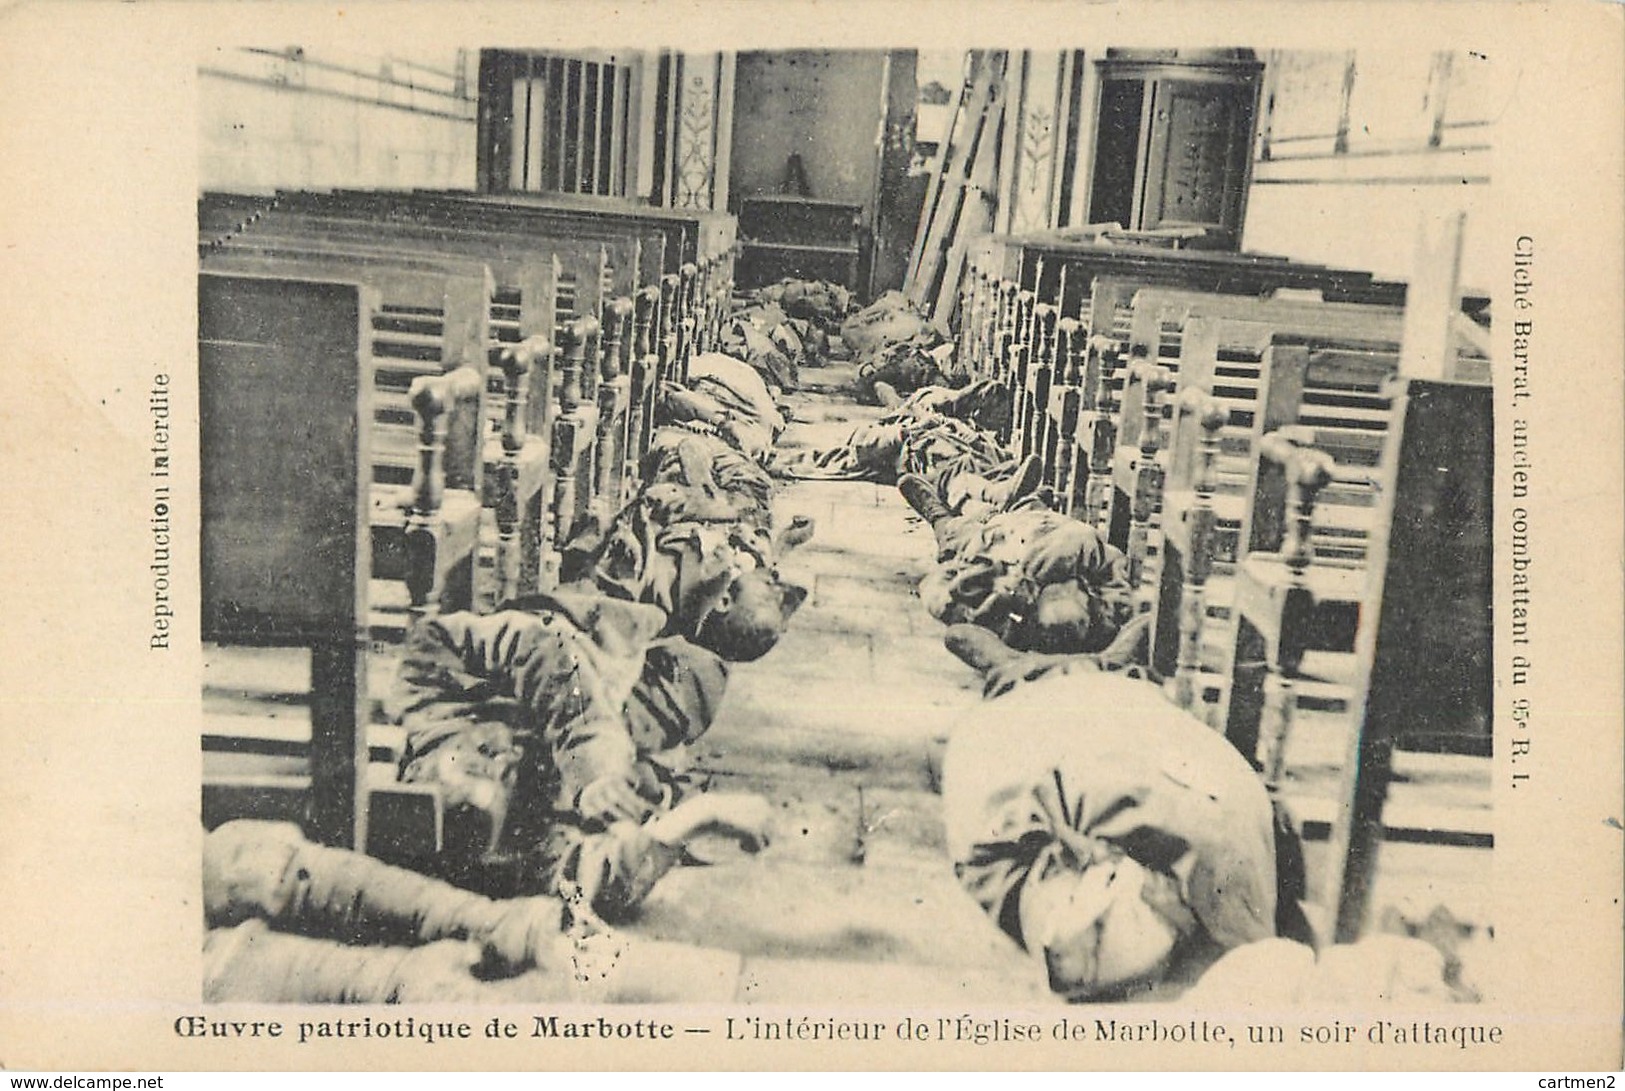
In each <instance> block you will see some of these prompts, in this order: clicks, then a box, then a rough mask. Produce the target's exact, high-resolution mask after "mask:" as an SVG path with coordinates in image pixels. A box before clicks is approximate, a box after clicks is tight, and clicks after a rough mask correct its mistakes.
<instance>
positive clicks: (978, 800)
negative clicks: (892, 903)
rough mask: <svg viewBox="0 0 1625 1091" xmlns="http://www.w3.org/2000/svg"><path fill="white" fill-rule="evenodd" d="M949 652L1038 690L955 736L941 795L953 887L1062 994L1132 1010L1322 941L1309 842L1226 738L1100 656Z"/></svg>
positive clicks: (985, 640)
mask: <svg viewBox="0 0 1625 1091" xmlns="http://www.w3.org/2000/svg"><path fill="white" fill-rule="evenodd" d="M948 644H949V646H950V648H952V649H953V650H954V651H955V652H956V654H958V655H959V656H960V657H961V658H962V659H964V660H965V661H966V662H968V663H970V664H971V665H973V666H976V667H978V668H980V669H982V670H983V671H984V672H985V673H987V674H988V675H989V676H990V681H991V680H992V677H991V676H992V675H994V674H1003V675H1005V676H1007V677H1013V676H1021V675H1022V674H1024V673H1033V674H1036V675H1037V677H1036V680H1033V681H1024V682H1022V683H1020V684H1017V685H1015V686H1014V687H1013V688H1011V689H1010V690H1009V692H1008V693H1007V694H1006V695H1004V696H1001V697H997V698H996V699H994V700H992V701H989V702H986V703H984V704H983V705H981V706H978V707H977V708H976V709H974V710H972V711H971V712H970V713H969V714H968V715H967V716H966V717H965V718H964V719H963V720H962V721H961V722H960V723H959V724H958V725H957V726H956V727H955V728H954V729H953V731H952V733H951V735H950V737H949V740H948V747H947V753H946V756H945V757H944V760H943V777H942V784H943V787H942V795H943V814H944V819H945V822H946V825H947V839H948V851H949V853H950V854H951V858H952V860H953V862H954V872H955V874H956V875H957V876H958V878H959V881H960V882H961V884H963V886H964V887H965V889H966V890H967V891H968V892H969V893H970V894H971V896H972V897H973V898H975V899H976V901H977V903H978V904H980V905H981V906H982V908H983V909H984V910H985V911H986V912H987V914H988V915H989V916H990V917H991V918H992V919H993V921H994V922H995V923H996V924H997V925H998V927H999V928H1000V929H1002V930H1003V931H1004V932H1005V933H1006V934H1007V935H1008V936H1010V938H1011V939H1013V940H1014V941H1015V942H1016V943H1018V944H1019V945H1021V947H1022V948H1023V949H1025V950H1026V951H1028V952H1029V953H1031V954H1032V955H1033V957H1034V958H1035V959H1037V960H1038V962H1039V963H1040V964H1041V965H1042V966H1043V968H1044V973H1045V974H1046V975H1047V978H1048V982H1049V986H1050V988H1051V989H1053V990H1054V991H1055V992H1057V993H1059V994H1061V995H1063V996H1066V997H1068V998H1070V999H1075V1000H1084V999H1089V1000H1105V999H1121V998H1124V997H1129V996H1133V995H1136V994H1139V993H1143V992H1146V991H1148V990H1150V989H1152V988H1153V987H1154V986H1157V985H1158V984H1160V983H1163V982H1165V981H1174V982H1179V983H1184V984H1188V983H1189V982H1191V981H1193V980H1195V978H1196V977H1197V976H1198V975H1199V974H1200V972H1201V971H1202V970H1203V969H1205V968H1206V967H1207V966H1209V965H1211V964H1212V963H1213V962H1214V961H1215V960H1216V959H1217V958H1219V956H1220V955H1222V954H1223V953H1224V952H1225V951H1227V950H1230V949H1232V948H1236V947H1240V946H1242V945H1244V944H1248V943H1253V942H1256V941H1259V940H1264V939H1268V938H1271V937H1274V936H1276V935H1277V934H1291V935H1296V936H1302V935H1305V934H1306V928H1305V927H1304V924H1303V918H1302V914H1301V908H1300V906H1299V904H1298V903H1299V899H1300V898H1301V897H1302V895H1303V873H1302V857H1301V855H1300V854H1299V851H1298V845H1297V841H1296V838H1295V836H1294V835H1293V834H1292V833H1291V830H1290V827H1289V825H1288V824H1287V823H1286V822H1285V820H1284V817H1283V818H1278V817H1277V814H1276V812H1275V810H1274V808H1273V806H1272V804H1271V800H1270V797H1269V795H1268V793H1267V792H1266V791H1265V788H1264V785H1263V783H1262V781H1261V780H1260V779H1259V778H1258V776H1257V774H1256V773H1255V772H1254V771H1253V769H1252V767H1251V766H1250V765H1248V763H1247V762H1246V761H1245V760H1244V759H1243V758H1242V757H1241V755H1240V754H1239V753H1238V752H1237V751H1236V750H1235V748H1234V747H1233V746H1231V745H1230V743H1229V742H1228V741H1227V740H1226V739H1225V738H1224V736H1223V735H1220V734H1218V733H1216V732H1214V731H1212V730H1211V729H1209V728H1208V727H1206V726H1205V725H1204V724H1202V723H1201V722H1199V721H1198V720H1196V719H1195V718H1194V717H1192V716H1191V715H1189V714H1188V713H1186V712H1184V711H1182V710H1180V709H1179V708H1177V707H1175V706H1174V705H1172V704H1170V703H1169V702H1168V701H1167V700H1165V699H1164V698H1163V696H1162V695H1161V693H1160V692H1159V691H1158V690H1157V689H1156V688H1155V687H1154V686H1152V685H1149V684H1147V683H1146V682H1143V681H1139V680H1136V679H1134V678H1132V677H1130V676H1128V675H1126V674H1120V673H1107V672H1103V671H1101V670H1100V669H1099V668H1098V667H1097V666H1096V665H1095V664H1094V663H1093V662H1092V661H1091V660H1089V659H1088V658H1087V657H1082V656H1074V657H1069V658H1066V659H1062V658H1061V657H1033V656H1026V655H1022V654H1020V653H1016V652H1012V651H1011V650H1009V649H1008V648H1005V647H1003V646H1002V645H1000V644H999V643H998V642H997V641H996V640H995V639H994V638H993V637H992V636H991V635H990V634H988V633H986V632H983V631H981V630H979V629H976V628H974V627H971V626H959V627H956V628H954V629H952V630H950V639H949V641H948ZM1029 660H1039V661H1041V662H1042V664H1043V666H1044V667H1045V668H1046V669H1044V670H1040V671H1036V672H1026V671H1024V665H1025V664H1026V662H1027V661H1029Z"/></svg>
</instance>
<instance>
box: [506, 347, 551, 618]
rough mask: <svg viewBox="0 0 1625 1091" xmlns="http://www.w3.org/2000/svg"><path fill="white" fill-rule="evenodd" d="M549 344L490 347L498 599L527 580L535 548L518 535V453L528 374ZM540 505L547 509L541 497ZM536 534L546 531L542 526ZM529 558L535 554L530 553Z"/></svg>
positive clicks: (514, 591) (525, 431)
mask: <svg viewBox="0 0 1625 1091" xmlns="http://www.w3.org/2000/svg"><path fill="white" fill-rule="evenodd" d="M552 351H553V346H552V345H551V344H550V343H549V342H548V340H547V338H546V337H544V336H542V335H541V334H532V335H531V336H530V337H528V338H526V339H525V340H523V341H521V342H520V343H519V344H517V345H497V346H493V347H492V348H491V350H490V358H491V362H492V364H493V365H494V366H496V367H497V368H499V369H500V370H501V372H502V389H503V406H502V463H501V465H500V466H499V467H498V475H499V480H498V492H497V504H496V520H497V557H496V578H497V587H496V601H497V602H498V603H499V604H500V603H503V602H507V601H508V600H510V599H512V598H514V597H515V596H517V595H518V594H519V593H520V591H521V588H522V587H523V585H524V584H525V583H527V582H530V581H527V580H525V579H524V578H523V577H522V575H521V574H522V573H524V572H525V569H526V567H527V566H526V564H525V560H526V559H527V558H526V555H527V553H537V552H538V551H537V550H536V549H535V548H534V547H531V548H527V543H525V542H522V541H521V540H520V534H521V529H522V527H523V525H524V518H523V513H522V512H521V511H520V510H519V503H520V500H519V486H520V480H519V475H520V455H521V454H522V453H523V451H524V448H525V441H526V439H527V437H528V428H527V427H526V418H527V410H528V403H529V401H530V384H531V377H532V375H533V374H534V373H536V371H537V365H538V363H540V362H541V361H544V360H546V359H547V356H548V354H549V353H551V352H552ZM542 510H543V511H545V510H546V504H545V502H544V503H543V505H542ZM536 533H537V534H538V537H545V532H543V531H542V528H541V527H539V526H538V527H537V528H536ZM530 559H531V560H532V561H533V562H534V561H536V560H537V559H538V558H537V557H532V558H530Z"/></svg>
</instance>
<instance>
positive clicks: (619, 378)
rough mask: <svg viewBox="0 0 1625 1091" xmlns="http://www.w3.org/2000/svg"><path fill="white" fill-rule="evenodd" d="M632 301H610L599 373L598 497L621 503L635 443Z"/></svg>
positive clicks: (616, 504) (605, 310) (595, 487)
mask: <svg viewBox="0 0 1625 1091" xmlns="http://www.w3.org/2000/svg"><path fill="white" fill-rule="evenodd" d="M631 323H632V301H631V300H630V299H627V298H626V297H625V296H617V297H616V298H614V299H611V300H608V301H607V302H605V304H604V308H603V333H602V335H601V336H602V351H601V353H600V356H599V363H598V374H599V386H598V454H597V459H596V461H597V467H596V468H597V479H596V481H595V482H594V485H593V493H594V499H595V500H600V501H607V502H609V503H610V504H611V505H612V506H614V507H617V508H618V507H619V506H620V501H621V487H622V483H623V481H624V476H623V470H624V462H625V458H626V451H627V449H628V448H629V447H630V446H631V442H630V438H629V433H628V431H627V429H628V426H629V423H630V422H629V419H628V418H629V414H628V412H627V404H628V401H629V398H628V397H627V395H628V389H627V386H628V380H627V377H626V376H627V372H628V370H629V369H628V368H627V367H626V361H625V358H624V357H625V350H626V349H627V348H628V347H630V346H629V341H630V338H629V337H628V336H627V335H628V333H629V332H630V327H631Z"/></svg>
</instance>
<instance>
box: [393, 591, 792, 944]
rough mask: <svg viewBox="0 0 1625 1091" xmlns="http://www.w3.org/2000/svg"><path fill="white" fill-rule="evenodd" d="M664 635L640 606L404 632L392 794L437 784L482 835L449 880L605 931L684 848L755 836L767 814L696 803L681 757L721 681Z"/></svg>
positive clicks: (706, 718)
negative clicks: (402, 741)
mask: <svg viewBox="0 0 1625 1091" xmlns="http://www.w3.org/2000/svg"><path fill="white" fill-rule="evenodd" d="M665 621H666V617H665V614H664V613H663V612H662V611H661V610H659V609H657V608H655V607H653V606H649V605H645V604H640V603H633V602H623V601H619V600H616V599H610V598H605V597H603V596H597V595H587V594H581V593H572V592H570V591H560V592H558V593H556V594H555V595H553V596H551V597H543V596H538V598H537V600H536V601H534V602H533V603H531V604H530V608H529V609H525V610H518V609H507V610H503V611H501V612H499V613H496V614H490V615H477V614H471V613H451V614H445V615H442V616H439V617H435V618H430V619H426V620H425V621H423V622H420V623H419V624H418V625H417V626H416V627H415V628H414V629H413V631H412V632H411V633H410V634H409V636H408V640H407V646H406V648H405V653H404V657H403V660H402V664H401V668H400V672H399V675H398V678H397V683H396V686H395V688H394V690H393V691H392V693H391V695H390V701H389V712H390V713H391V715H392V716H393V717H394V718H395V719H397V720H398V721H399V722H400V723H402V724H403V725H404V726H405V727H406V729H407V748H406V752H405V754H404V755H403V757H402V759H401V779H402V780H403V781H407V782H413V783H432V784H436V785H438V786H439V787H440V788H441V789H442V790H443V791H444V793H445V796H446V800H447V803H448V805H451V806H460V807H465V808H471V809H473V810H475V811H478V812H482V813H483V815H484V816H485V818H486V820H487V823H488V829H489V836H488V838H487V839H486V841H485V843H484V844H482V845H478V846H473V847H471V849H470V850H469V851H467V852H466V853H463V854H450V853H448V856H455V857H457V858H453V859H448V860H447V861H445V862H444V864H445V867H446V869H447V870H446V874H447V875H448V877H450V878H452V879H453V880H454V881H456V882H458V883H459V884H461V885H466V886H469V887H472V888H475V889H480V890H485V891H488V892H493V893H500V894H504V895H513V894H520V893H524V894H537V893H544V894H564V895H573V896H574V900H575V901H576V902H577V903H578V904H579V905H581V906H583V907H590V909H591V911H592V912H593V913H595V914H597V915H599V916H601V917H603V918H604V919H606V920H614V919H619V918H624V917H626V916H627V915H628V914H629V913H630V912H631V911H632V910H633V909H634V908H635V907H636V906H637V905H638V903H639V902H641V901H642V899H643V897H644V895H646V894H647V893H648V891H649V889H650V888H651V887H652V886H653V885H654V883H655V882H656V881H657V880H658V879H659V878H660V877H661V876H662V875H664V874H665V873H666V871H668V870H669V869H670V868H671V867H672V866H673V865H674V864H675V863H676V862H677V860H678V858H679V856H680V855H681V848H682V841H683V840H684V839H686V838H687V837H688V836H691V835H693V834H694V833H696V832H710V831H713V830H714V831H715V832H720V833H723V834H725V835H729V836H736V837H738V838H739V839H740V840H741V841H742V842H743V843H744V844H745V845H746V847H754V846H755V845H756V844H757V843H759V842H760V841H761V840H762V839H763V838H764V837H765V823H766V820H767V815H768V808H767V803H766V801H765V800H762V799H761V798H759V797H756V796H749V795H703V794H696V789H695V785H694V784H693V783H692V782H691V778H690V776H689V774H688V746H689V744H690V743H692V742H693V741H694V740H695V739H696V738H698V737H699V736H700V735H701V734H702V733H703V732H704V731H705V730H706V729H707V728H709V727H710V725H711V721H712V719H713V718H714V717H715V716H716V713H717V710H718V707H719V705H720V703H721V700H722V695H723V691H724V689H725V687H726V685H727V678H728V667H727V664H726V663H724V662H723V660H722V658H721V657H720V656H718V655H717V654H716V653H715V652H712V651H708V650H707V649H705V648H702V647H699V646H698V645H696V644H692V643H690V642H689V641H687V640H684V639H683V638H681V637H661V636H660V635H659V633H660V631H661V629H662V628H663V627H664V625H665ZM661 816H664V817H661Z"/></svg>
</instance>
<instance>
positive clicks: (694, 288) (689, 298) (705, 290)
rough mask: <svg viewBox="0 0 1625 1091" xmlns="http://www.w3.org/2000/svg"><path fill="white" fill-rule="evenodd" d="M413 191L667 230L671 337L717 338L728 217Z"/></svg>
mask: <svg viewBox="0 0 1625 1091" xmlns="http://www.w3.org/2000/svg"><path fill="white" fill-rule="evenodd" d="M417 192H420V193H428V194H431V195H434V196H438V197H445V198H450V199H454V200H460V201H470V202H480V203H485V204H498V205H503V206H507V207H523V208H536V209H543V210H547V211H551V212H557V213H564V214H571V215H576V216H590V217H602V218H604V219H606V220H610V221H613V222H623V223H624V222H630V223H638V224H648V225H651V226H654V227H655V228H657V229H659V230H661V231H664V232H666V237H667V243H666V265H665V273H666V275H668V276H677V277H679V278H680V280H681V284H680V292H679V298H680V299H681V300H682V302H683V306H682V307H681V308H680V309H674V310H673V311H672V312H671V318H672V323H673V332H674V334H675V333H676V332H677V330H679V329H684V330H686V331H687V338H688V341H689V343H690V344H691V345H692V346H693V347H694V350H695V351H699V352H710V351H712V350H713V349H714V348H715V347H716V345H717V344H718V342H719V341H720V339H721V333H722V325H723V323H724V322H725V320H726V318H727V315H728V312H729V309H730V304H731V298H732V295H733V288H734V260H735V257H736V256H737V255H738V252H739V239H738V221H737V220H736V218H735V217H733V216H731V215H728V214H726V213H720V212H709V211H704V210H699V209H685V208H659V207H654V206H651V205H645V204H640V203H636V202H633V201H628V200H626V199H624V198H609V197H595V196H589V195H584V194H536V193H502V194H496V193H470V192H468V191H460V190H427V191H423V190H420V191H417Z"/></svg>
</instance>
